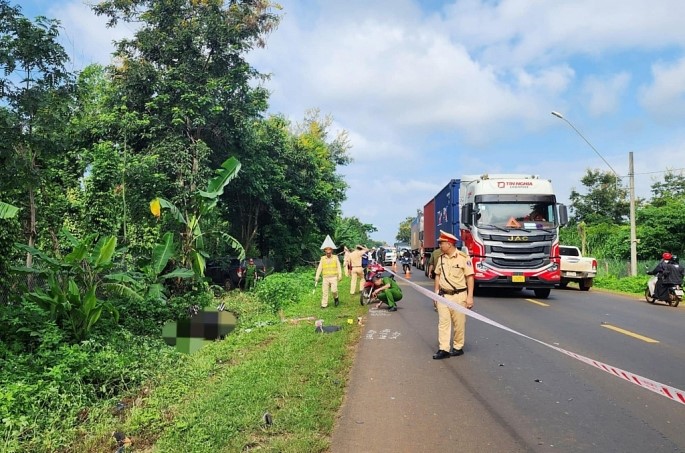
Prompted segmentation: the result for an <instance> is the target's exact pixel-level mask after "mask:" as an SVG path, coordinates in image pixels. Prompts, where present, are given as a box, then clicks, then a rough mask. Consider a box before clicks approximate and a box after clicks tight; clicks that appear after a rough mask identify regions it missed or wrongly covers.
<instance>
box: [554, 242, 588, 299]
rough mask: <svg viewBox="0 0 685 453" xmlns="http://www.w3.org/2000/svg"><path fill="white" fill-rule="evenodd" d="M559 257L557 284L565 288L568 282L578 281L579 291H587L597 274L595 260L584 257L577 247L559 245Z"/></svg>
mask: <svg viewBox="0 0 685 453" xmlns="http://www.w3.org/2000/svg"><path fill="white" fill-rule="evenodd" d="M559 256H560V257H561V263H560V267H561V280H560V281H559V286H560V287H561V288H565V287H566V285H568V284H569V282H578V286H579V287H580V290H581V291H589V290H590V288H591V287H592V283H593V279H594V278H595V276H596V275H597V260H596V259H594V258H588V257H584V256H582V255H581V253H580V249H579V248H578V247H572V246H569V245H560V246H559Z"/></svg>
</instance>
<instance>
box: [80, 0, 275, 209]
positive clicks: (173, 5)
mask: <svg viewBox="0 0 685 453" xmlns="http://www.w3.org/2000/svg"><path fill="white" fill-rule="evenodd" d="M272 8H273V5H272V4H271V3H270V2H269V1H265V0H237V1H231V2H228V3H226V2H224V1H220V0H202V1H195V0H130V1H125V2H121V1H119V0H106V1H101V2H99V3H97V4H96V5H95V6H94V8H93V9H94V11H95V12H96V14H98V15H104V16H106V17H108V18H109V25H115V24H117V23H118V22H119V21H124V22H133V23H136V24H137V28H138V31H137V32H136V33H135V36H134V38H133V39H124V40H122V41H120V42H118V43H117V46H116V51H115V56H116V57H117V61H118V64H117V65H116V66H112V67H110V68H109V71H110V73H111V77H112V80H113V82H114V84H115V86H116V90H117V96H118V99H121V100H122V102H123V106H125V108H126V110H127V111H128V112H132V113H136V115H137V120H138V121H145V122H146V123H147V125H148V126H147V127H146V128H145V129H144V130H142V131H141V130H139V131H137V133H136V135H135V136H132V137H129V144H130V145H129V146H130V147H131V152H132V153H139V154H147V155H154V156H156V160H157V165H158V167H159V168H160V169H162V171H163V172H164V173H165V174H166V179H167V184H166V186H165V187H158V190H160V191H161V192H162V193H163V194H164V196H165V197H166V198H167V199H169V200H170V201H172V202H173V203H174V204H176V205H177V206H178V207H179V208H180V209H185V208H186V206H187V205H188V204H189V203H191V200H192V197H193V193H194V191H195V189H196V188H197V184H198V183H201V182H202V181H204V180H206V179H207V178H208V177H209V176H210V173H211V170H210V168H212V167H216V166H218V165H220V164H221V162H223V161H224V160H226V159H227V158H228V157H229V155H232V154H236V153H235V152H234V151H235V150H236V149H237V148H239V147H240V143H241V141H242V139H243V131H244V130H245V129H246V128H247V127H248V126H249V124H250V123H251V122H252V121H253V120H254V119H255V118H257V117H258V115H259V114H260V113H261V112H262V111H263V110H265V109H266V99H267V96H268V93H267V92H266V90H264V89H263V88H260V87H258V86H254V85H255V84H254V83H251V82H253V81H254V80H255V79H260V78H261V77H262V76H261V75H260V74H259V73H258V72H257V71H255V70H254V69H253V68H252V67H251V66H250V65H249V64H248V63H247V61H246V60H245V58H244V55H245V54H246V53H247V52H248V51H249V50H250V49H252V48H254V47H255V46H263V45H264V40H263V38H264V36H265V35H266V34H267V33H269V32H270V31H271V30H273V29H274V28H275V26H276V24H277V23H278V19H277V17H276V16H275V15H274V14H273V13H272V12H271V10H272ZM237 157H239V158H240V157H241V156H239V155H238V156H237Z"/></svg>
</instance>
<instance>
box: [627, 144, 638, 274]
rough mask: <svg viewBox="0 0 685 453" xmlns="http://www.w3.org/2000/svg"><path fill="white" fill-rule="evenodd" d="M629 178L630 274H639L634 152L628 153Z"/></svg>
mask: <svg viewBox="0 0 685 453" xmlns="http://www.w3.org/2000/svg"><path fill="white" fill-rule="evenodd" d="M628 178H629V179H630V275H632V276H633V277H635V276H636V275H637V235H636V232H635V170H634V168H633V152H632V151H631V152H629V153H628Z"/></svg>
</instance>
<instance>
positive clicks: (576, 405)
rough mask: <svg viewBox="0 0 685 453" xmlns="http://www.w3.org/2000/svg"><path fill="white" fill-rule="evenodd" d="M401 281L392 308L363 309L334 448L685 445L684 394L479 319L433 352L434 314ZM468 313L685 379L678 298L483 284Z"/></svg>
mask: <svg viewBox="0 0 685 453" xmlns="http://www.w3.org/2000/svg"><path fill="white" fill-rule="evenodd" d="M410 281H411V282H412V283H413V284H417V285H420V286H422V287H424V288H429V289H430V288H432V284H433V281H432V280H428V279H427V278H425V277H424V275H423V273H422V272H420V271H417V270H416V269H414V272H413V274H412V278H411V279H410ZM401 286H402V288H403V292H404V298H403V300H402V301H401V302H400V303H399V307H400V308H399V310H398V311H397V312H394V313H390V312H388V311H387V310H384V309H380V310H375V309H373V308H372V307H370V309H369V314H368V316H367V319H366V325H365V331H364V334H363V338H362V340H361V341H360V344H359V350H358V353H357V358H356V360H355V364H354V367H353V370H352V374H351V378H350V382H349V385H348V393H347V396H346V398H345V402H344V404H343V407H342V409H341V412H340V414H339V418H338V421H337V424H336V427H335V429H334V432H333V437H332V447H331V452H333V453H337V452H340V453H342V452H374V453H376V452H450V451H464V452H471V451H473V452H476V451H478V452H481V451H484V452H490V451H492V452H518V451H539V452H547V451H555V452H582V451H587V452H599V451H601V452H613V451H615V452H685V404H680V403H677V402H674V401H671V400H669V399H668V398H665V397H663V396H660V395H658V394H656V393H654V392H651V391H648V390H646V389H644V388H641V387H639V386H637V385H634V384H631V383H629V382H626V381H624V380H623V379H619V378H617V377H615V376H612V375H610V374H609V373H606V372H604V371H601V370H599V369H597V368H595V367H593V366H590V365H587V364H585V363H583V362H581V361H578V360H576V359H573V358H571V357H569V356H567V355H565V354H563V353H560V352H558V351H556V350H554V349H551V348H549V347H546V346H545V345H542V344H539V343H537V342H535V341H532V340H530V339H527V338H523V337H520V336H517V335H515V334H512V333H510V332H507V331H504V330H502V329H500V328H497V327H493V326H491V325H488V324H485V323H483V322H481V321H478V320H474V319H471V318H469V319H468V320H467V333H466V337H467V345H466V346H465V348H464V350H465V354H464V355H463V356H460V357H451V358H449V359H445V360H433V359H432V355H433V354H434V353H435V351H436V350H437V313H435V312H434V311H433V306H432V302H431V301H430V300H429V299H427V298H426V297H425V296H423V295H421V294H420V293H419V292H417V291H416V290H415V289H413V287H412V286H411V285H410V284H407V283H403V282H401ZM474 311H476V312H478V313H480V314H482V315H484V316H487V317H488V318H491V319H493V320H494V321H497V322H499V323H501V324H503V325H505V326H507V327H510V328H512V329H514V330H516V331H518V332H521V333H523V334H525V335H528V336H530V337H533V338H535V339H538V340H540V341H542V342H544V343H547V344H550V345H554V346H558V347H561V348H564V349H566V350H569V351H572V352H574V353H577V354H581V355H584V356H586V357H590V358H592V359H595V360H598V361H601V362H604V363H607V364H610V365H612V366H615V367H619V368H622V369H624V370H626V371H629V372H631V373H635V374H637V375H641V376H643V377H646V378H649V379H652V380H654V381H658V382H660V383H663V384H666V385H668V386H672V387H675V388H677V389H681V390H684V389H685V349H684V347H685V308H683V307H679V308H672V307H668V306H664V305H652V304H647V303H646V302H645V301H644V300H642V299H640V298H639V297H637V296H635V297H628V296H621V295H613V294H607V293H603V292H600V291H596V290H595V289H593V290H590V291H589V292H581V291H577V290H574V289H566V290H554V291H552V294H551V295H550V297H549V298H548V299H545V300H542V299H536V298H535V297H534V294H533V293H532V291H519V292H511V293H509V294H505V295H502V294H499V293H496V292H490V293H488V292H483V293H482V294H481V293H479V295H478V296H477V297H476V300H475V307H474Z"/></svg>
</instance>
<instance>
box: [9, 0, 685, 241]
mask: <svg viewBox="0 0 685 453" xmlns="http://www.w3.org/2000/svg"><path fill="white" fill-rule="evenodd" d="M19 3H20V4H21V5H22V8H23V11H24V13H25V14H26V15H27V16H29V17H32V16H33V15H36V14H42V15H45V16H48V17H52V18H57V19H60V20H61V21H62V25H63V27H64V35H63V43H64V45H65V48H66V49H67V51H68V52H69V53H70V55H72V58H73V68H74V69H80V68H83V67H84V66H85V65H86V64H88V63H91V62H99V63H107V62H108V61H109V53H110V52H111V49H112V44H111V42H112V40H115V39H120V38H121V37H124V36H127V35H131V34H132V33H133V28H132V27H131V26H123V27H120V28H118V29H117V30H108V29H106V28H105V27H104V20H102V19H101V18H97V17H95V16H94V15H93V14H92V13H91V12H90V10H89V8H88V7H87V5H86V4H85V3H83V2H82V1H79V0H75V1H70V0H23V1H21V2H19ZM278 3H279V4H280V5H281V6H282V7H283V9H282V10H281V11H280V14H281V15H282V20H281V24H280V26H279V28H278V29H277V30H276V31H275V32H273V33H272V34H270V35H269V36H268V37H267V46H266V48H265V49H259V50H256V51H254V52H253V53H251V54H250V55H249V57H248V59H249V60H250V61H251V62H252V64H253V65H254V66H255V67H256V68H258V69H259V70H260V71H262V72H266V73H270V74H271V80H270V81H269V82H268V83H267V84H266V86H267V87H268V88H269V89H270V90H271V92H272V96H271V107H270V111H271V112H273V113H282V114H285V115H286V116H287V117H289V118H290V119H291V120H292V121H294V122H297V121H300V120H302V118H303V117H304V115H305V112H306V110H307V109H310V108H318V109H320V111H321V112H322V113H324V114H329V115H331V116H332V118H333V125H334V128H335V130H344V131H347V133H348V134H349V138H350V143H351V145H352V149H351V150H350V153H351V155H352V157H353V158H354V162H353V163H352V164H351V165H349V166H347V167H345V168H343V169H342V170H341V172H342V173H343V174H344V175H345V177H346V180H347V182H348V184H349V186H350V187H349V190H348V199H347V200H346V201H345V203H344V204H343V214H344V215H346V216H356V217H358V218H359V219H360V220H362V221H363V222H365V223H371V224H373V225H375V226H376V227H377V228H378V230H379V231H378V232H377V233H375V234H374V235H373V237H374V239H378V240H384V241H387V242H394V238H395V235H396V233H397V228H398V225H399V223H400V222H401V221H402V220H404V219H405V218H406V217H408V216H413V215H415V213H416V210H417V209H419V208H422V207H423V205H424V204H425V203H426V202H427V201H428V200H429V199H430V198H431V197H432V196H433V195H435V194H436V193H437V192H438V191H439V190H440V189H441V188H442V187H443V186H445V184H447V182H448V181H449V180H450V179H452V178H459V177H460V176H461V175H462V174H482V173H519V172H520V173H525V174H538V175H541V176H543V177H545V178H549V179H551V180H552V182H553V184H554V186H555V189H556V191H557V194H558V198H559V199H560V201H562V202H565V203H568V196H569V194H570V192H571V190H572V188H575V189H576V190H579V191H581V192H582V189H583V187H582V186H581V184H580V179H581V178H582V176H583V175H584V174H585V172H586V169H588V168H593V169H600V170H603V171H608V170H609V168H608V167H607V165H606V164H605V163H604V162H603V160H602V159H601V158H600V157H598V156H597V154H595V152H594V151H593V150H592V149H591V148H590V147H589V146H588V145H587V144H586V143H585V142H584V141H583V139H582V138H581V137H580V136H579V135H578V134H576V132H575V131H574V130H573V129H572V128H571V127H570V126H569V125H568V124H566V123H565V122H564V121H562V120H560V119H558V118H556V117H554V116H552V115H551V114H550V112H551V111H553V110H554V111H558V112H561V113H562V114H563V115H564V117H565V118H566V119H567V120H568V121H570V122H571V123H572V124H573V125H574V126H575V127H576V128H577V129H578V130H579V131H580V132H581V133H582V134H583V136H585V137H586V138H587V140H589V141H590V142H591V143H592V144H593V146H594V147H595V148H596V149H597V150H598V151H599V153H600V154H601V155H602V156H603V157H604V158H605V159H606V160H607V161H608V162H609V163H610V164H611V167H613V168H614V169H615V170H616V171H617V172H618V173H619V175H621V176H625V175H627V174H628V153H629V152H630V151H632V152H633V153H634V161H635V173H636V177H635V184H636V192H637V195H638V196H641V197H649V195H650V185H651V184H652V183H653V182H654V178H657V179H661V178H663V173H660V172H663V171H665V170H668V169H671V170H680V169H683V168H685V127H683V124H684V123H685V27H683V26H682V17H685V2H683V1H682V0H660V1H659V2H658V6H657V4H656V3H655V2H653V1H647V0H602V1H596V0H575V1H545V0H501V1H495V0H456V1H437V0H433V1H431V0H428V1H417V0H307V1H295V0H282V1H279V2H278ZM624 181H625V183H626V185H627V181H628V180H627V178H625V179H624Z"/></svg>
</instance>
